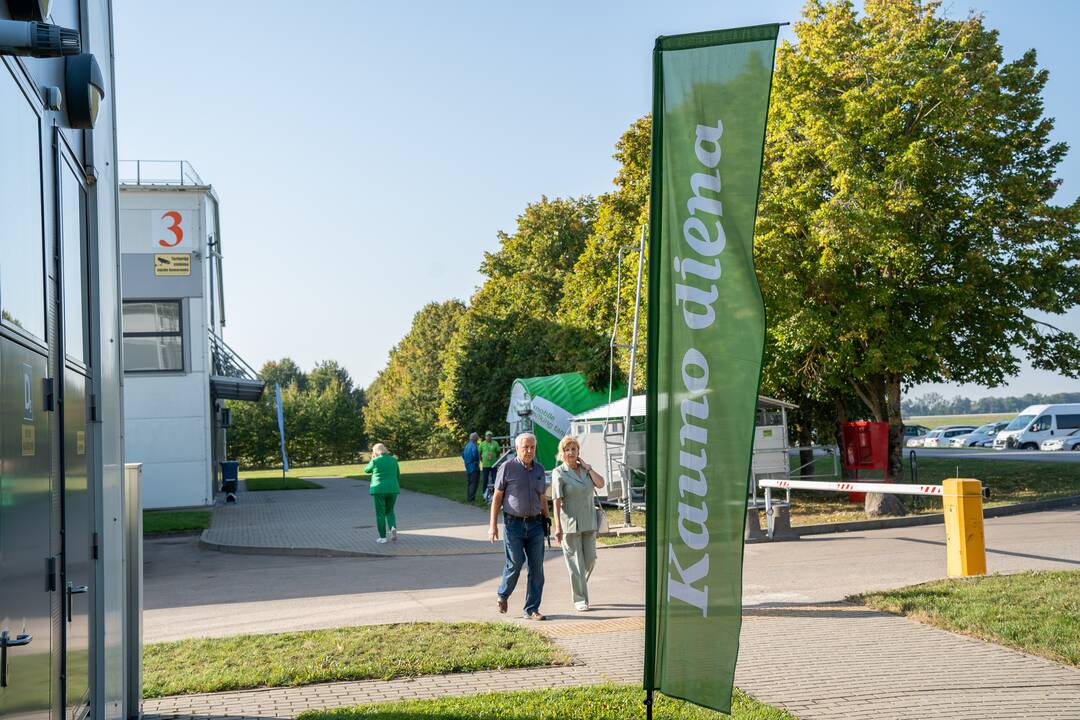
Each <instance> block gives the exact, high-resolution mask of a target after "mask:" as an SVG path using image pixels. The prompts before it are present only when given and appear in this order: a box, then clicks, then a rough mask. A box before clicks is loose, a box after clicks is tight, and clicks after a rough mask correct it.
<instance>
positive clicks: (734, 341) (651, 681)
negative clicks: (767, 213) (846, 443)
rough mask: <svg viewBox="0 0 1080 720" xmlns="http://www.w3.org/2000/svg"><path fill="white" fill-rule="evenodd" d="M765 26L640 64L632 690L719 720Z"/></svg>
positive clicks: (739, 518)
mask: <svg viewBox="0 0 1080 720" xmlns="http://www.w3.org/2000/svg"><path fill="white" fill-rule="evenodd" d="M777 30H778V26H777V25H762V26H757V27H749V28H739V29H735V30H721V31H716V32H707V33H696V34H693V35H678V36H672V37H661V38H658V39H657V41H656V49H655V50H654V53H653V131H652V133H653V134H652V191H651V192H652V197H651V205H650V219H649V223H650V233H649V234H650V244H649V345H648V347H649V355H648V487H647V493H648V494H647V501H646V513H647V520H646V535H647V541H646V545H647V548H646V551H647V560H646V575H647V577H646V581H647V583H646V627H645V688H646V689H647V690H659V691H660V692H662V693H664V694H665V695H669V696H673V697H678V698H683V699H685V700H690V701H691V702H695V703H697V704H699V705H704V706H707V707H711V708H714V709H717V710H720V711H723V712H730V711H731V692H732V681H733V678H734V674H735V660H736V657H737V656H738V652H739V629H740V626H741V622H742V561H743V528H744V526H745V523H746V498H747V493H748V483H749V477H750V461H751V454H752V449H753V439H754V418H755V412H756V405H757V392H758V384H759V382H760V378H761V358H762V351H763V348H764V343H765V309H764V305H763V302H762V298H761V291H760V289H759V288H758V283H757V277H756V276H755V274H754V242H753V241H754V220H755V216H756V213H757V196H758V182H759V180H760V177H761V156H762V150H763V146H764V142H765V121H766V117H767V115H768V108H769V92H770V88H771V84H772V70H773V57H774V55H775V52H776V35H777Z"/></svg>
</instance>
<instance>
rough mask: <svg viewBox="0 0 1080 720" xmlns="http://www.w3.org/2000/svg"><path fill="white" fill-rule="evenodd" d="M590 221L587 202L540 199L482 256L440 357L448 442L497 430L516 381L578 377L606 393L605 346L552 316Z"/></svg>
mask: <svg viewBox="0 0 1080 720" xmlns="http://www.w3.org/2000/svg"><path fill="white" fill-rule="evenodd" d="M595 219H596V201H595V200H593V199H592V198H590V197H584V198H576V199H575V198H569V199H563V198H556V199H554V200H549V199H548V198H541V200H540V201H539V202H536V203H532V204H530V205H529V206H528V207H526V208H525V212H524V213H522V214H521V215H520V216H519V217H518V219H517V229H516V231H515V232H514V234H512V235H507V234H506V233H499V243H500V247H499V250H497V251H496V252H494V253H486V254H485V256H484V261H483V263H482V264H481V267H480V270H481V272H483V273H484V275H486V276H487V280H486V281H485V282H484V285H483V286H482V287H481V288H480V289H479V290H478V291H477V292H476V293H475V294H474V295H473V297H472V300H471V302H470V304H469V308H468V310H467V311H466V312H465V314H464V316H463V317H462V319H461V324H460V326H459V327H458V330H457V332H456V333H455V334H454V336H453V339H452V340H451V342H450V346H449V348H448V350H447V354H446V356H445V360H446V364H445V378H444V380H443V382H442V386H441V391H442V407H441V410H440V416H441V424H442V426H443V427H445V428H447V429H448V430H449V431H450V432H451V433H453V435H455V436H456V437H460V438H462V439H464V437H465V436H466V435H467V434H468V433H469V432H474V431H475V432H484V431H485V430H488V429H492V430H495V429H497V428H501V427H504V426H505V423H506V405H507V402H508V398H509V393H510V386H511V384H512V383H513V381H514V380H515V379H516V378H520V377H535V376H539V375H551V374H554V373H559V372H571V371H580V372H583V373H584V374H585V376H586V379H587V380H588V381H589V383H590V384H591V385H593V386H594V387H606V384H607V341H606V338H605V337H604V336H603V335H601V334H598V333H595V332H592V331H591V330H589V329H587V328H583V327H574V326H571V325H570V324H568V323H566V322H564V321H563V319H562V318H561V317H559V315H558V308H559V307H560V304H561V301H562V297H563V291H564V287H565V283H566V280H567V278H568V277H569V276H570V274H571V272H572V270H573V268H574V265H575V263H576V262H577V261H578V257H579V255H580V253H581V250H582V248H583V247H584V246H585V243H586V239H587V238H588V237H589V235H590V233H591V232H592V229H593V224H594V222H595Z"/></svg>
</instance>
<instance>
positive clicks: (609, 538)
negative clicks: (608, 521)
mask: <svg viewBox="0 0 1080 720" xmlns="http://www.w3.org/2000/svg"><path fill="white" fill-rule="evenodd" d="M638 542H645V535H644V534H642V533H631V534H629V535H598V536H597V537H596V543H597V544H598V545H623V544H625V543H638Z"/></svg>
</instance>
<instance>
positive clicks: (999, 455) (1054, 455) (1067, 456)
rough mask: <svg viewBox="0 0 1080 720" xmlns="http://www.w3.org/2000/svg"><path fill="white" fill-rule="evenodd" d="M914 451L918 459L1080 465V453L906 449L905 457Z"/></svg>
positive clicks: (983, 449) (986, 449)
mask: <svg viewBox="0 0 1080 720" xmlns="http://www.w3.org/2000/svg"><path fill="white" fill-rule="evenodd" d="M912 451H914V452H915V455H916V457H932V458H957V459H964V460H968V459H979V460H1028V461H1031V460H1037V461H1039V462H1064V463H1080V452H1076V451H1073V452H1064V451H1058V452H1042V451H1041V450H992V449H990V448H966V449H962V448H956V449H950V448H904V457H908V454H909V453H911V452H912Z"/></svg>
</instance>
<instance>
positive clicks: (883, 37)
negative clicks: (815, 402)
mask: <svg viewBox="0 0 1080 720" xmlns="http://www.w3.org/2000/svg"><path fill="white" fill-rule="evenodd" d="M803 17H804V19H803V21H802V22H800V23H798V24H797V25H796V26H795V32H796V34H797V36H798V44H791V43H783V44H782V45H781V47H780V49H779V51H778V55H777V66H776V75H775V80H774V85H773V87H774V90H773V102H772V107H771V110H770V122H769V127H768V131H767V139H766V147H765V164H764V170H763V174H762V180H761V202H760V206H759V216H758V227H757V232H756V256H757V263H758V273H759V277H760V280H761V286H762V289H763V292H764V293H765V296H766V304H767V307H768V310H769V320H770V330H769V332H770V336H771V339H772V340H773V341H774V342H775V343H776V345H777V346H778V347H781V348H783V351H784V352H787V353H789V354H791V355H793V356H797V357H800V358H802V359H803V367H804V368H805V370H806V371H807V372H811V373H813V374H814V375H815V376H816V377H817V378H818V379H819V381H820V382H821V383H822V384H823V385H824V386H826V387H834V388H841V387H848V388H850V389H851V390H853V391H854V392H855V394H856V395H857V396H858V397H859V398H860V399H861V400H862V401H863V402H864V403H865V405H866V407H867V408H868V409H869V410H870V412H871V414H872V415H873V417H874V419H875V420H879V421H888V422H889V441H890V442H889V445H890V463H889V464H890V475H892V476H894V477H895V476H898V475H899V471H900V461H901V439H902V437H901V433H902V429H901V419H900V392H901V388H902V387H903V386H905V385H911V384H914V383H921V382H935V381H938V382H940V381H953V382H977V383H981V384H985V385H990V386H993V385H996V384H998V383H1000V382H1002V381H1003V380H1004V379H1005V378H1006V377H1008V376H1010V375H1012V374H1015V373H1016V372H1017V370H1018V368H1019V360H1018V359H1017V357H1016V356H1015V355H1014V349H1017V350H1018V351H1019V352H1020V353H1023V354H1026V355H1027V356H1028V357H1029V358H1030V360H1031V362H1032V364H1033V365H1034V366H1035V367H1039V368H1045V369H1054V370H1057V371H1060V372H1062V373H1064V374H1066V375H1069V376H1072V377H1076V376H1077V375H1078V374H1080V343H1078V342H1077V338H1076V337H1075V336H1074V335H1073V334H1072V333H1068V332H1063V331H1060V330H1058V329H1056V328H1054V327H1052V326H1049V325H1047V324H1045V323H1043V322H1040V321H1038V320H1036V319H1034V318H1032V317H1031V316H1030V315H1029V314H1028V313H1029V311H1032V310H1038V311H1043V312H1047V313H1061V312H1064V311H1065V310H1067V309H1069V308H1071V307H1073V306H1075V305H1076V304H1077V303H1078V302H1080V266H1078V263H1077V260H1078V259H1080V235H1078V222H1080V203H1077V202H1073V203H1072V204H1070V205H1068V206H1064V207H1059V206H1056V205H1054V204H1053V203H1052V198H1053V196H1054V194H1055V191H1056V189H1057V188H1058V184H1059V181H1058V180H1056V179H1055V178H1054V171H1055V168H1056V167H1057V165H1058V163H1059V162H1060V161H1061V159H1062V158H1063V157H1064V155H1065V152H1066V147H1065V146H1064V145H1063V144H1061V143H1056V144H1055V143H1051V142H1050V139H1049V134H1050V131H1051V129H1052V127H1053V121H1052V120H1051V119H1049V118H1046V117H1044V115H1043V104H1042V98H1041V93H1042V89H1043V87H1044V85H1045V83H1046V79H1047V73H1046V71H1045V70H1040V69H1039V68H1038V65H1037V63H1036V59H1035V53H1034V51H1029V52H1027V53H1025V54H1024V55H1023V56H1022V57H1021V58H1020V59H1018V60H1016V61H1014V62H1009V63H1006V62H1004V61H1003V59H1002V51H1001V47H1000V45H999V43H998V40H997V33H996V32H994V31H993V30H990V29H987V28H986V27H985V26H984V24H983V21H982V18H981V17H978V16H972V17H968V18H965V19H963V20H952V19H949V18H946V17H943V16H942V15H941V13H940V3H938V2H932V1H926V2H920V1H919V0H867V2H866V7H865V13H864V14H863V15H862V16H859V15H857V13H856V12H855V10H854V8H853V6H852V4H851V3H850V2H825V1H824V0H811V1H810V2H809V3H808V4H807V5H806V7H805V9H804V13H803Z"/></svg>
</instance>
